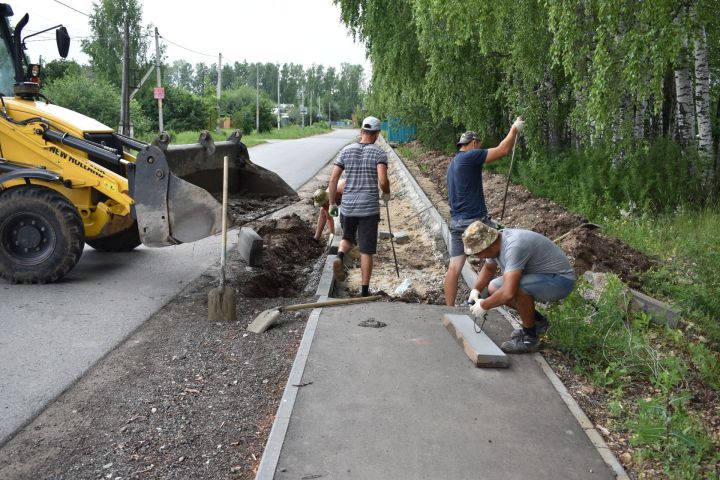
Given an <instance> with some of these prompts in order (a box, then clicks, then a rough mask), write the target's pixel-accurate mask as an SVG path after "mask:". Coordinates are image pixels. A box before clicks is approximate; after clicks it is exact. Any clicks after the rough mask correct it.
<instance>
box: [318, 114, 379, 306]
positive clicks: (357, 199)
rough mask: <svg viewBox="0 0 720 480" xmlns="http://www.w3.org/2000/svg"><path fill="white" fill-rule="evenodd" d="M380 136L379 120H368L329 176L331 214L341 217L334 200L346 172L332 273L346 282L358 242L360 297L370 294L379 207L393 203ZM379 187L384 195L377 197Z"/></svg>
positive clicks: (373, 118)
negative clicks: (347, 256)
mask: <svg viewBox="0 0 720 480" xmlns="http://www.w3.org/2000/svg"><path fill="white" fill-rule="evenodd" d="M379 136H380V120H378V119H377V118H375V117H367V118H366V119H365V120H363V123H362V128H361V129H360V141H359V142H357V143H353V144H351V145H348V146H347V147H345V148H344V149H343V150H342V152H340V155H339V156H338V158H337V160H335V166H334V167H333V171H332V173H331V174H330V182H329V185H328V192H329V195H330V199H331V201H330V208H329V213H330V215H331V216H333V217H336V216H337V215H338V207H337V205H335V204H334V201H333V200H332V199H334V198H335V191H336V189H337V183H338V180H339V179H340V175H342V173H343V172H345V188H344V189H343V197H342V204H341V205H340V212H339V213H340V225H341V226H342V229H343V237H342V240H341V241H340V245H339V246H338V255H337V258H335V260H334V261H333V274H334V276H335V279H336V280H340V281H342V280H345V277H346V273H345V267H344V264H343V259H344V257H345V254H347V253H348V252H349V251H350V249H351V248H352V246H353V245H354V244H356V243H357V245H358V247H359V249H360V275H361V277H362V278H361V282H362V283H361V288H362V290H361V292H360V295H361V296H363V297H367V296H368V295H369V294H370V293H369V292H370V290H369V289H370V276H371V275H372V269H373V255H375V253H376V252H377V236H378V224H379V223H380V204H379V203H378V200H380V199H382V201H383V203H384V204H385V205H387V203H388V202H389V201H390V180H389V179H388V174H387V167H388V160H387V155H386V154H385V151H384V150H383V149H382V148H380V147H379V146H378V145H375V142H376V141H377V139H378V137H379ZM378 187H379V188H380V191H381V192H382V193H381V194H380V198H378Z"/></svg>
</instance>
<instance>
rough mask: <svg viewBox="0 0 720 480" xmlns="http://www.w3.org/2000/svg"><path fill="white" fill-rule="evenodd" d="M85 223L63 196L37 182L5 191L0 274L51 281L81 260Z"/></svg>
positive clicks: (0, 204)
mask: <svg viewBox="0 0 720 480" xmlns="http://www.w3.org/2000/svg"><path fill="white" fill-rule="evenodd" d="M84 240H85V239H84V227H83V223H82V219H81V218H80V214H79V213H78V211H77V209H76V208H75V206H74V205H73V204H72V203H71V202H70V201H69V200H68V199H67V198H65V197H64V196H63V195H61V194H59V193H58V192H56V191H54V190H51V189H49V188H45V187H40V186H36V185H29V186H21V187H15V188H11V189H9V190H6V191H5V192H3V193H2V195H0V277H1V278H5V279H7V280H8V281H10V282H11V283H50V282H55V281H57V280H59V279H60V278H62V277H63V276H64V275H66V274H67V273H68V272H69V271H70V270H72V269H73V267H74V266H75V265H76V264H77V262H78V260H80V255H81V254H82V251H83V247H84V246H85V242H84Z"/></svg>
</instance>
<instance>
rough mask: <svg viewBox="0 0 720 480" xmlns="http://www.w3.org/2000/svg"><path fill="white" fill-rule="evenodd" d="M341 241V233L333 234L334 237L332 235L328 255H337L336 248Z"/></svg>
mask: <svg viewBox="0 0 720 480" xmlns="http://www.w3.org/2000/svg"><path fill="white" fill-rule="evenodd" d="M341 240H342V232H340V233H335V235H333V240H332V242H331V243H330V249H329V250H328V253H329V254H330V255H337V252H338V247H339V246H340V241H341Z"/></svg>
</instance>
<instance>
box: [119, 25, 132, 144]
mask: <svg viewBox="0 0 720 480" xmlns="http://www.w3.org/2000/svg"><path fill="white" fill-rule="evenodd" d="M129 83H130V25H129V24H128V16H127V14H125V21H124V28H123V57H122V87H121V89H120V133H121V134H123V135H130V95H129V90H130V87H129Z"/></svg>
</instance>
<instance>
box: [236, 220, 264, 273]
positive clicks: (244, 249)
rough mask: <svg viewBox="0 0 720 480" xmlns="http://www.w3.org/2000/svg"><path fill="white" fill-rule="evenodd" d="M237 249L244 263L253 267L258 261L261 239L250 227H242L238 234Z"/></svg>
mask: <svg viewBox="0 0 720 480" xmlns="http://www.w3.org/2000/svg"><path fill="white" fill-rule="evenodd" d="M238 251H239V252H240V256H241V257H242V259H243V260H245V263H247V264H248V265H250V266H251V267H254V266H255V265H257V264H258V263H259V261H260V255H261V254H262V251H263V239H262V237H261V236H260V235H258V234H257V233H256V232H255V230H253V229H252V228H250V227H242V228H241V229H240V233H239V235H238Z"/></svg>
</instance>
